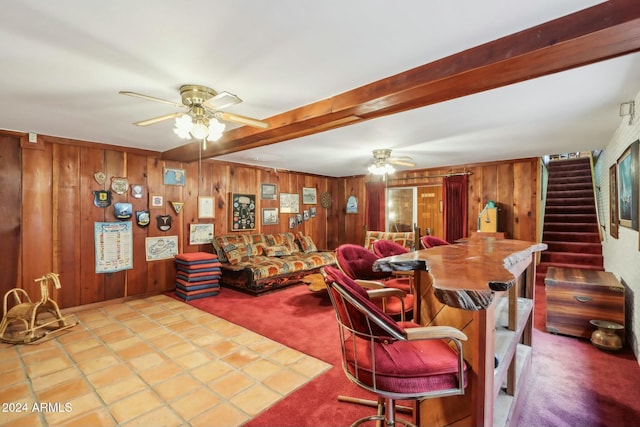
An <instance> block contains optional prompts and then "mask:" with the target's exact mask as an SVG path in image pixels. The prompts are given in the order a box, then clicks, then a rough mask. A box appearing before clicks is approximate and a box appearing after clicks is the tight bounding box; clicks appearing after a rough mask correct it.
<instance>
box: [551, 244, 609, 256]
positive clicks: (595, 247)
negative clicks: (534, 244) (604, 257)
mask: <svg viewBox="0 0 640 427" xmlns="http://www.w3.org/2000/svg"><path fill="white" fill-rule="evenodd" d="M544 243H546V244H547V246H548V249H547V250H548V251H550V252H570V253H587V254H598V255H600V254H602V244H601V243H599V242H598V243H582V242H562V241H558V242H553V241H547V242H544Z"/></svg>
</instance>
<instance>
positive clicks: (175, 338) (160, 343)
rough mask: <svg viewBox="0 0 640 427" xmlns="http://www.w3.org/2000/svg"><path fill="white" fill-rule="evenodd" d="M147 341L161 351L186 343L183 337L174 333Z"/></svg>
mask: <svg viewBox="0 0 640 427" xmlns="http://www.w3.org/2000/svg"><path fill="white" fill-rule="evenodd" d="M148 341H149V343H150V344H151V345H153V346H154V347H156V348H159V349H161V350H164V349H166V348H169V347H173V346H175V345H178V344H184V343H186V342H187V341H186V340H185V339H184V338H183V337H181V336H180V335H177V334H174V333H170V334H168V335H158V336H156V337H153V338H151V339H149V340H148Z"/></svg>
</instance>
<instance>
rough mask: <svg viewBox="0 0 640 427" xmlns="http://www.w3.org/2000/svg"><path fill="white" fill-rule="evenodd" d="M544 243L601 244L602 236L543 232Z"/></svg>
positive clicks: (596, 234)
mask: <svg viewBox="0 0 640 427" xmlns="http://www.w3.org/2000/svg"><path fill="white" fill-rule="evenodd" d="M542 241H543V242H548V241H552V242H580V243H600V234H598V233H581V232H567V231H543V232H542Z"/></svg>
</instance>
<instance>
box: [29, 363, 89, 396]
mask: <svg viewBox="0 0 640 427" xmlns="http://www.w3.org/2000/svg"><path fill="white" fill-rule="evenodd" d="M79 376H80V371H78V368H76V367H75V366H70V367H68V368H66V369H62V370H60V371H56V372H52V373H50V374H48V375H43V376H41V377H35V378H31V385H32V387H33V390H34V391H36V392H40V391H43V390H46V389H48V388H49V387H53V386H55V385H58V384H61V383H65V382H67V381H71V380H74V379H76V378H78V377H79Z"/></svg>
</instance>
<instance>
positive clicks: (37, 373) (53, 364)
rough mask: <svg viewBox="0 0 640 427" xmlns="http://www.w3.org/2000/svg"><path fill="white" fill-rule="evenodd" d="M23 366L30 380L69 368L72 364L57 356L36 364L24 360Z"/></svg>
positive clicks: (63, 357)
mask: <svg viewBox="0 0 640 427" xmlns="http://www.w3.org/2000/svg"><path fill="white" fill-rule="evenodd" d="M24 364H25V366H26V367H27V372H28V373H29V376H30V377H32V378H37V377H41V376H43V375H47V374H51V373H52V372H56V371H60V370H62V369H65V368H69V367H71V365H72V362H71V361H70V360H69V359H68V358H67V357H65V356H57V357H52V358H50V359H45V360H40V361H38V362H33V361H26V360H25V361H24Z"/></svg>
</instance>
